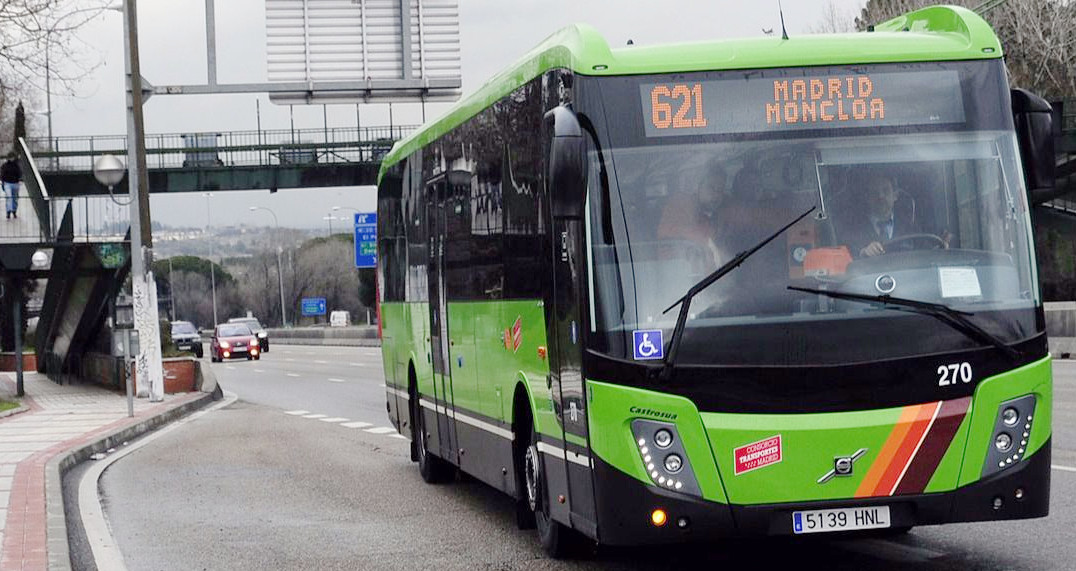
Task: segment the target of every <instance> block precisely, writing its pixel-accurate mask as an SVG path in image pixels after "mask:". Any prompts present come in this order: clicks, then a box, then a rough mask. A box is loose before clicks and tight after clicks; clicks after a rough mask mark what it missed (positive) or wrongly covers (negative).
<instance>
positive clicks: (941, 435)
mask: <svg viewBox="0 0 1076 571" xmlns="http://www.w3.org/2000/svg"><path fill="white" fill-rule="evenodd" d="M970 404H971V398H970V397H966V398H962V399H957V400H953V401H937V402H931V403H925V404H919V405H912V406H906V407H904V409H903V410H901V413H900V418H898V419H897V423H896V425H894V426H893V431H892V432H890V433H889V437H888V438H886V441H885V443H884V444H883V445H882V449H881V451H880V452H879V453H878V456H877V458H875V460H874V463H873V464H871V467H870V470H868V471H867V474H866V476H864V477H863V481H862V482H860V484H859V488H857V489H856V494H855V497H857V498H865V497H871V496H891V495H893V494H896V493H901V494H907V493H919V492H922V491H923V489H925V488H926V485H927V483H928V482H929V481H930V477H931V476H932V475H933V474H934V470H935V469H937V467H938V464H939V463H940V462H941V458H942V456H943V455H944V454H945V450H946V449H948V447H949V444H950V443H951V442H952V440H953V437H954V436H955V435H956V431H957V428H958V427H959V426H960V423H961V421H963V419H964V415H965V414H967V411H968V407H969V406H970Z"/></svg>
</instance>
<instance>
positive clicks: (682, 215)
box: [657, 159, 729, 271]
mask: <svg viewBox="0 0 1076 571" xmlns="http://www.w3.org/2000/svg"><path fill="white" fill-rule="evenodd" d="M700 174H701V176H699V177H698V181H697V186H695V190H694V191H688V192H679V193H676V194H673V195H672V197H670V198H669V200H668V202H667V203H666V204H665V208H664V209H663V210H662V213H661V222H660V223H659V224H658V232H657V237H658V239H660V240H685V241H687V242H691V243H692V244H694V245H695V246H696V247H697V249H698V251H699V252H704V254H703V256H705V259H704V262H703V263H702V264H701V265H702V266H703V267H700V268H696V270H697V271H705V270H712V269H714V268H716V267H717V266H718V265H720V264H721V263H723V262H724V261H725V259H727V258H728V257H729V256H728V255H727V254H722V253H721V252H720V251H719V250H718V247H717V244H716V243H715V242H714V239H715V237H716V235H717V229H718V225H717V219H718V213H719V212H720V208H721V207H722V205H723V204H724V203H725V202H726V199H727V194H726V191H725V183H726V181H727V176H726V174H725V168H724V167H723V166H721V162H720V161H718V160H716V159H711V160H710V161H709V162H707V163H706V166H705V169H704V170H703V171H702V172H701V173H700Z"/></svg>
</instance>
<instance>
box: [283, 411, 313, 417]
mask: <svg viewBox="0 0 1076 571" xmlns="http://www.w3.org/2000/svg"><path fill="white" fill-rule="evenodd" d="M284 414H290V415H292V416H301V415H304V414H310V411H309V410H288V411H285V412H284Z"/></svg>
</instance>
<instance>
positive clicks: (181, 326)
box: [172, 321, 202, 359]
mask: <svg viewBox="0 0 1076 571" xmlns="http://www.w3.org/2000/svg"><path fill="white" fill-rule="evenodd" d="M172 344H173V345H175V346H176V349H178V350H180V351H190V352H191V353H194V356H195V357H198V358H199V359H201V358H202V336H201V334H199V333H198V328H197V327H195V326H194V324H193V323H191V322H190V321H173V322H172Z"/></svg>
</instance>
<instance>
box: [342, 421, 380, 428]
mask: <svg viewBox="0 0 1076 571" xmlns="http://www.w3.org/2000/svg"><path fill="white" fill-rule="evenodd" d="M340 426H346V427H348V428H366V427H367V426H373V423H370V422H359V421H356V422H345V423H343V424H341V425H340Z"/></svg>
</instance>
